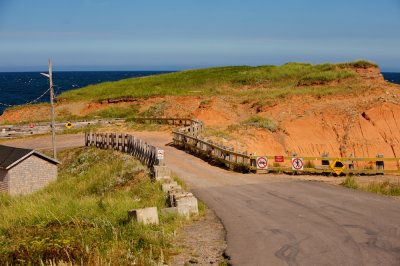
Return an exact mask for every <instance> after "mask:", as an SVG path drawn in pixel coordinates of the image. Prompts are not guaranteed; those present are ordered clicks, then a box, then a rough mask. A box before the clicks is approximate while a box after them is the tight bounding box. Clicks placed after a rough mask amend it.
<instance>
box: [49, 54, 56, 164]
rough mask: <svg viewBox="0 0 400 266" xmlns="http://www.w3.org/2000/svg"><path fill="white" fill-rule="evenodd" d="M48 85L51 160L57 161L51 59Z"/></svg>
mask: <svg viewBox="0 0 400 266" xmlns="http://www.w3.org/2000/svg"><path fill="white" fill-rule="evenodd" d="M49 84H50V106H51V134H52V137H51V142H52V145H53V158H54V159H57V150H56V129H55V126H54V118H55V113H54V91H53V63H52V62H51V59H49Z"/></svg>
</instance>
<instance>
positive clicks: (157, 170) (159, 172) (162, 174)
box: [154, 165, 171, 181]
mask: <svg viewBox="0 0 400 266" xmlns="http://www.w3.org/2000/svg"><path fill="white" fill-rule="evenodd" d="M154 178H155V180H156V181H159V180H162V179H170V178H171V169H169V168H168V167H167V166H163V165H155V166H154Z"/></svg>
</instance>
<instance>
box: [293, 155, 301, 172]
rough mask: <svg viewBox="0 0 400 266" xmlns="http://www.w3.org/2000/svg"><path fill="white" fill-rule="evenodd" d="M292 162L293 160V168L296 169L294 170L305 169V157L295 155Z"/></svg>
mask: <svg viewBox="0 0 400 266" xmlns="http://www.w3.org/2000/svg"><path fill="white" fill-rule="evenodd" d="M291 162H292V170H294V171H302V170H304V159H303V158H298V157H294V158H292V160H291Z"/></svg>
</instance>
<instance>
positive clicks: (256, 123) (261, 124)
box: [240, 116, 278, 132]
mask: <svg viewBox="0 0 400 266" xmlns="http://www.w3.org/2000/svg"><path fill="white" fill-rule="evenodd" d="M240 124H241V125H243V126H250V127H256V128H264V129H268V130H269V131H271V132H275V131H277V130H278V126H277V124H276V122H274V121H273V120H271V119H269V118H266V117H261V116H254V117H251V118H249V119H247V120H244V121H242V122H241V123H240Z"/></svg>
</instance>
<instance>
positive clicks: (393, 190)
mask: <svg viewBox="0 0 400 266" xmlns="http://www.w3.org/2000/svg"><path fill="white" fill-rule="evenodd" d="M341 185H342V186H344V187H347V188H351V189H358V190H362V191H367V192H372V193H375V194H381V195H387V196H400V182H397V183H394V182H390V181H389V180H384V181H382V182H377V181H374V182H371V183H368V184H359V183H358V182H357V180H356V178H355V177H354V176H347V177H346V179H345V180H344V181H343V183H342V184H341Z"/></svg>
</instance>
